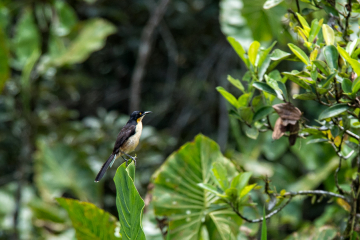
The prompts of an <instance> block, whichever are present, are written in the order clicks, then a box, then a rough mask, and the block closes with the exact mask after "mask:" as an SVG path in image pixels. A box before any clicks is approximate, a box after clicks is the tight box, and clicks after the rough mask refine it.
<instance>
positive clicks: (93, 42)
mask: <svg viewBox="0 0 360 240" xmlns="http://www.w3.org/2000/svg"><path fill="white" fill-rule="evenodd" d="M115 31H116V28H115V26H114V25H113V24H111V23H110V22H108V21H106V20H104V19H99V18H95V19H91V20H88V21H86V22H85V24H84V26H83V27H82V29H81V30H80V32H79V34H78V36H77V37H76V38H75V39H74V41H73V42H72V43H71V45H70V46H69V47H68V48H67V50H66V51H65V52H64V53H63V54H61V55H60V56H54V57H53V59H52V60H51V62H52V64H54V65H55V66H62V65H65V64H74V63H80V62H83V61H84V60H85V59H87V58H88V57H89V56H90V54H91V53H92V52H94V51H97V50H100V49H101V48H102V47H104V45H105V40H106V37H107V36H109V35H110V34H113V33H114V32H115Z"/></svg>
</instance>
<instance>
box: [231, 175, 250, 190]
mask: <svg viewBox="0 0 360 240" xmlns="http://www.w3.org/2000/svg"><path fill="white" fill-rule="evenodd" d="M251 175H252V173H251V172H243V173H239V174H238V175H237V176H236V177H234V178H233V180H232V181H231V185H230V187H232V188H236V189H237V191H238V195H241V192H242V191H243V189H244V188H245V187H246V186H247V184H248V182H249V179H250V177H251Z"/></svg>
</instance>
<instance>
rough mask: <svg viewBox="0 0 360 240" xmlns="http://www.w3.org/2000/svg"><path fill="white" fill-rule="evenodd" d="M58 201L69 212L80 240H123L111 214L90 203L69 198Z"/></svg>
mask: <svg viewBox="0 0 360 240" xmlns="http://www.w3.org/2000/svg"><path fill="white" fill-rule="evenodd" d="M56 200H57V201H58V203H59V204H60V205H61V206H62V207H63V208H65V209H66V211H67V212H68V214H69V217H70V219H71V222H72V225H73V227H74V228H75V231H76V238H77V239H78V240H88V239H94V240H96V239H98V240H102V239H109V240H112V239H114V240H115V239H121V238H120V234H119V232H118V231H119V229H118V227H117V220H116V218H115V217H114V216H112V215H111V214H110V213H108V212H105V211H104V210H102V209H100V208H98V207H96V206H95V205H94V204H92V203H88V202H80V201H77V200H74V199H69V198H57V199H56ZM123 239H124V238H123ZM125 239H126V238H125Z"/></svg>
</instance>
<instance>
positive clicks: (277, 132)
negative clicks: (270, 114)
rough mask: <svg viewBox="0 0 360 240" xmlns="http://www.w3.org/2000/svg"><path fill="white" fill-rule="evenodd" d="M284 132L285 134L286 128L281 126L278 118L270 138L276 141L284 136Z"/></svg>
mask: <svg viewBox="0 0 360 240" xmlns="http://www.w3.org/2000/svg"><path fill="white" fill-rule="evenodd" d="M285 132H286V127H285V126H283V124H282V120H281V118H278V119H277V120H276V123H275V126H274V131H273V134H272V138H273V139H274V140H277V139H279V138H281V137H282V136H283V135H284V133H285Z"/></svg>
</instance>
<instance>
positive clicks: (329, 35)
mask: <svg viewBox="0 0 360 240" xmlns="http://www.w3.org/2000/svg"><path fill="white" fill-rule="evenodd" d="M322 31H323V36H324V39H325V42H326V45H328V46H329V45H334V44H335V33H334V30H333V29H332V28H331V27H330V26H329V25H327V24H323V25H322Z"/></svg>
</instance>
